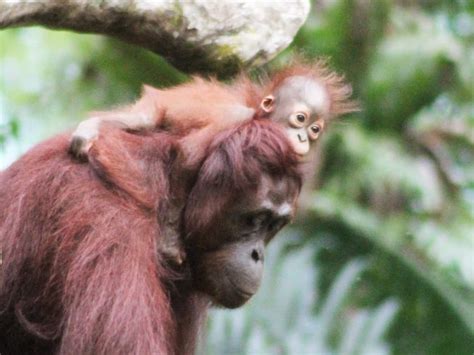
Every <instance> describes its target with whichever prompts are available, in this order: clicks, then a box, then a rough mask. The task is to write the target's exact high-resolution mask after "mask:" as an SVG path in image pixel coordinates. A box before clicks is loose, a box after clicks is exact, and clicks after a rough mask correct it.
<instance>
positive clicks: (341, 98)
mask: <svg viewBox="0 0 474 355" xmlns="http://www.w3.org/2000/svg"><path fill="white" fill-rule="evenodd" d="M292 76H305V77H309V78H311V79H313V80H315V81H316V82H318V83H320V84H322V85H323V86H324V87H325V88H326V90H327V92H328V94H329V98H330V100H331V102H330V105H329V108H330V118H334V117H337V116H340V115H343V114H346V113H350V112H355V111H358V110H359V105H358V104H357V102H356V101H354V100H352V99H351V96H352V87H351V85H350V84H349V83H347V81H346V79H345V77H344V76H343V75H340V74H338V73H337V72H335V71H334V70H332V69H331V68H330V67H329V65H328V60H327V59H325V58H319V59H317V60H316V61H313V62H309V60H307V59H304V58H302V57H295V58H293V59H292V60H291V62H290V63H288V64H287V65H286V66H285V67H283V68H281V69H277V70H276V71H275V72H274V73H273V74H272V75H271V76H270V79H267V84H266V89H265V93H266V94H269V93H272V92H274V91H275V89H276V88H278V87H279V86H281V85H282V83H283V82H284V81H285V80H286V79H288V78H289V77H292Z"/></svg>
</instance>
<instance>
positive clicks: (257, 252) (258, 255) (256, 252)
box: [250, 248, 264, 263]
mask: <svg viewBox="0 0 474 355" xmlns="http://www.w3.org/2000/svg"><path fill="white" fill-rule="evenodd" d="M250 256H251V257H252V259H253V261H255V262H256V263H259V262H263V258H264V256H263V249H262V248H255V249H253V250H252V253H251V254H250Z"/></svg>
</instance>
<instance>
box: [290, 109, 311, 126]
mask: <svg viewBox="0 0 474 355" xmlns="http://www.w3.org/2000/svg"><path fill="white" fill-rule="evenodd" d="M307 118H308V115H307V114H306V113H304V112H297V113H294V114H292V115H291V116H290V124H291V125H292V126H293V127H295V128H301V127H303V126H304V124H305V123H306V120H307Z"/></svg>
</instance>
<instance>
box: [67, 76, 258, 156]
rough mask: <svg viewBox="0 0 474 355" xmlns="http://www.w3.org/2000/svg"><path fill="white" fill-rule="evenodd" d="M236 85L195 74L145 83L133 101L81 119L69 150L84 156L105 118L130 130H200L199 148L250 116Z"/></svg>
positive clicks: (186, 132)
mask: <svg viewBox="0 0 474 355" xmlns="http://www.w3.org/2000/svg"><path fill="white" fill-rule="evenodd" d="M238 88H239V87H237V86H232V85H225V84H222V83H219V82H217V81H212V80H209V81H208V80H204V79H202V78H199V77H196V78H194V79H193V80H192V81H191V82H188V83H186V84H183V85H179V86H176V87H173V88H169V89H164V90H158V89H155V88H153V87H150V86H146V85H145V86H144V90H143V94H142V96H141V98H140V99H139V100H138V101H137V102H136V103H135V104H133V105H130V106H127V107H124V108H122V109H118V110H114V111H109V112H98V113H93V114H91V116H90V118H89V119H87V120H85V121H83V122H81V123H80V124H79V126H78V128H77V129H76V131H75V132H74V133H73V135H72V140H71V143H70V147H69V150H70V152H71V153H72V154H73V155H74V156H76V157H82V158H85V157H87V155H88V152H89V150H90V148H91V146H92V145H93V144H94V141H95V140H96V139H97V137H98V132H99V127H100V125H101V124H102V123H103V122H105V121H108V122H115V123H118V124H120V125H123V126H124V127H125V129H130V130H142V129H145V130H146V129H154V128H162V129H163V130H166V131H167V132H169V133H171V134H176V135H178V136H188V135H189V134H191V133H192V134H194V133H196V132H200V131H203V132H202V133H201V134H199V137H202V138H203V139H202V141H198V142H194V143H193V145H194V147H193V150H194V149H196V148H197V150H202V148H204V146H205V145H206V144H207V143H208V141H209V138H211V137H213V136H214V135H215V134H216V133H217V132H220V131H222V130H224V129H226V128H228V127H231V126H233V125H235V124H238V123H241V122H245V121H246V120H249V119H251V118H252V117H253V115H254V113H255V110H254V109H253V108H251V107H249V106H251V105H248V103H247V100H246V96H245V95H244V94H243V92H242V91H241V90H238ZM200 148H201V149H200Z"/></svg>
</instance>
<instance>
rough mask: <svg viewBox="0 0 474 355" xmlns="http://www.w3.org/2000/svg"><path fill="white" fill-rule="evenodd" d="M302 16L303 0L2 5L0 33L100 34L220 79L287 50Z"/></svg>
mask: <svg viewBox="0 0 474 355" xmlns="http://www.w3.org/2000/svg"><path fill="white" fill-rule="evenodd" d="M308 12H309V0H294V1H291V2H287V1H281V2H279V1H276V2H270V1H269V2H256V3H252V2H244V1H241V2H239V1H235V0H174V1H173V0H123V1H116V0H87V1H86V0H37V1H34V2H32V1H29V0H3V1H0V29H4V28H7V27H17V26H32V25H40V26H45V27H49V28H54V29H67V30H73V31H77V32H83V33H99V34H105V35H108V36H111V37H116V38H119V39H121V40H124V41H126V42H129V43H132V44H135V45H138V46H141V47H144V48H147V49H149V50H151V51H153V52H155V53H157V54H160V55H162V56H164V57H165V58H166V59H168V60H169V61H170V62H171V63H172V64H174V65H175V66H176V67H177V68H178V69H181V70H183V71H185V72H213V73H217V74H219V75H221V76H226V75H230V74H232V73H234V72H235V71H236V70H238V68H240V67H241V66H248V65H251V64H260V63H263V62H265V61H268V60H269V59H271V58H272V57H273V56H275V55H276V54H277V53H278V52H280V51H281V50H283V49H284V48H286V47H287V46H288V45H289V44H290V43H291V41H292V40H293V37H294V35H295V34H296V32H297V31H298V29H299V28H300V26H301V25H302V24H303V22H304V20H305V19H306V16H307V14H308Z"/></svg>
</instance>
